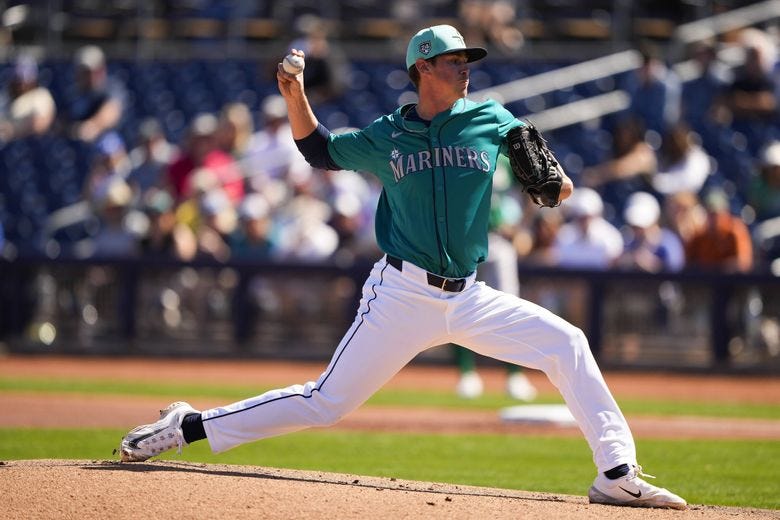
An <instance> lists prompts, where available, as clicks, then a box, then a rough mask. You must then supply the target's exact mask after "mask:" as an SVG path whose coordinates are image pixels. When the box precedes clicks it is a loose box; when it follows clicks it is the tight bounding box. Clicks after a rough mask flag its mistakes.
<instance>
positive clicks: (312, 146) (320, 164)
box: [295, 123, 342, 170]
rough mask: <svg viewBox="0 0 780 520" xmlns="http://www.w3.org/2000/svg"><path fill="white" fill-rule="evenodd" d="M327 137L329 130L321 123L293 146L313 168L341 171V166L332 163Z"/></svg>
mask: <svg viewBox="0 0 780 520" xmlns="http://www.w3.org/2000/svg"><path fill="white" fill-rule="evenodd" d="M328 136H330V130H328V129H327V128H325V127H324V126H322V123H318V124H317V128H315V129H314V131H313V132H312V133H310V134H309V135H307V136H306V137H304V138H303V139H296V140H295V145H296V146H297V147H298V150H299V151H300V152H301V154H302V155H303V158H304V159H306V162H308V163H309V164H311V165H312V166H314V167H315V168H321V169H323V170H341V169H342V168H341V166H339V165H338V164H336V163H335V162H334V161H333V158H332V157H331V156H330V153H329V152H328Z"/></svg>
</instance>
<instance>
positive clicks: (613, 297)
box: [0, 259, 780, 373]
mask: <svg viewBox="0 0 780 520" xmlns="http://www.w3.org/2000/svg"><path fill="white" fill-rule="evenodd" d="M370 267H371V262H369V261H367V260H365V261H360V262H357V263H355V264H354V265H350V266H346V267H340V266H337V265H320V264H283V263H272V262H231V263H217V262H192V263H182V262H176V261H152V260H140V261H139V260H102V261H99V260H62V259H58V260H56V261H55V260H48V259H24V260H21V259H18V260H14V261H7V260H3V261H0V345H4V347H5V349H7V350H9V351H11V352H21V353H71V354H89V355H152V356H181V355H188V356H206V357H213V356H224V357H259V358H286V359H317V360H325V359H328V358H329V357H330V355H331V353H332V352H333V349H334V348H335V347H336V345H337V344H338V342H339V340H340V338H341V336H342V335H343V333H344V332H345V331H346V330H347V328H348V327H349V325H350V323H351V322H352V320H353V318H354V313H355V309H356V308H357V305H358V301H359V297H360V287H361V284H362V282H363V280H364V278H365V276H366V274H367V273H368V271H369V269H370ZM519 268H520V272H521V296H523V297H525V298H527V299H529V300H531V301H535V302H538V303H540V304H541V305H543V306H545V307H547V308H550V309H551V310H553V311H554V312H556V313H558V314H560V315H562V316H563V317H565V318H567V319H568V320H569V321H571V322H572V323H574V324H575V325H577V326H580V327H581V328H582V329H583V330H585V332H586V333H587V335H588V337H589V338H590V341H591V348H592V349H593V351H594V353H595V354H596V356H597V357H598V358H599V360H600V363H601V364H602V365H603V366H605V367H617V368H658V369H667V370H691V371H698V370H700V371H712V370H718V371H720V370H724V371H725V370H728V371H746V372H756V371H762V372H772V373H777V372H778V371H780V277H775V276H771V275H762V274H749V275H748V274H745V275H724V274H707V273H693V272H685V273H674V274H663V275H652V274H647V273H638V272H623V271H568V270H561V269H554V268H530V267H526V266H523V265H522V264H521V265H520V266H519ZM448 356H449V350H447V349H433V350H431V351H429V352H427V353H424V354H422V355H421V356H420V360H422V361H427V362H443V361H448V362H449V361H450V360H449V357H448Z"/></svg>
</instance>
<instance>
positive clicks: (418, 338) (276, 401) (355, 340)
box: [202, 258, 636, 472]
mask: <svg viewBox="0 0 780 520" xmlns="http://www.w3.org/2000/svg"><path fill="white" fill-rule="evenodd" d="M444 343H457V344H459V345H463V346H465V347H468V348H470V349H472V350H474V351H475V352H477V353H479V354H483V355H486V356H490V357H493V358H495V359H498V360H501V361H507V362H510V363H515V364H518V365H522V366H525V367H529V368H534V369H538V370H541V371H542V372H544V373H545V374H546V375H547V377H548V378H549V379H550V381H551V382H552V383H553V384H554V385H555V386H556V387H557V388H558V390H559V391H560V392H561V394H562V395H563V398H564V399H565V401H566V404H567V405H568V407H569V410H570V411H571V413H572V415H574V417H575V418H576V420H577V424H578V425H579V427H580V429H581V430H582V432H583V434H584V435H585V438H586V439H587V441H588V444H589V445H590V448H591V450H592V451H593V460H594V463H595V464H596V467H597V469H598V471H599V472H604V471H607V470H609V469H612V468H614V467H615V466H619V465H620V464H635V463H636V452H635V446H634V441H633V438H632V435H631V431H630V430H629V427H628V424H627V423H626V420H625V418H624V417H623V414H622V413H621V411H620V409H619V408H618V405H617V403H616V402H615V400H614V399H613V397H612V395H611V393H610V391H609V389H608V388H607V385H606V383H605V382H604V379H603V377H602V375H601V372H600V370H599V368H598V366H597V365H596V361H595V360H594V358H593V355H592V354H591V351H590V348H589V346H588V341H587V339H586V338H585V335H584V334H583V332H582V331H581V330H580V329H578V328H577V327H574V326H573V325H571V324H570V323H568V322H566V321H565V320H564V319H562V318H560V317H558V316H556V315H555V314H553V313H552V312H550V311H548V310H547V309H544V308H543V307H540V306H538V305H536V304H534V303H531V302H529V301H526V300H523V299H521V298H518V297H517V296H513V295H510V294H506V293H502V292H500V291H497V290H495V289H493V288H491V287H489V286H487V285H485V284H484V283H482V282H475V280H474V276H473V275H472V276H471V277H470V278H469V279H468V283H467V284H466V288H465V289H464V290H463V291H462V292H459V293H454V292H446V291H442V290H441V289H438V288H436V287H433V286H431V285H428V282H427V278H426V272H425V271H424V270H422V269H420V268H419V267H417V266H415V265H413V264H411V263H409V262H404V263H403V270H402V271H399V270H397V269H396V268H394V267H393V266H391V265H389V264H388V263H387V262H386V259H385V258H382V259H381V260H379V261H378V262H377V263H376V264H374V267H373V269H372V270H371V274H370V275H369V277H368V279H367V280H366V282H365V284H364V285H363V294H362V299H361V301H360V307H359V309H358V312H357V316H356V317H355V321H354V323H353V324H352V326H351V327H350V328H349V330H348V331H347V333H346V335H345V336H344V338H343V339H342V340H341V343H340V344H339V346H338V348H337V349H336V351H335V353H334V355H333V358H332V359H331V361H330V364H329V365H328V367H327V368H326V369H325V371H324V372H323V373H322V375H321V376H320V377H319V379H318V380H317V381H311V382H308V383H306V384H304V385H293V386H290V387H287V388H282V389H278V390H271V391H268V392H266V393H264V394H262V395H259V396H256V397H252V398H249V399H246V400H243V401H239V402H237V403H233V404H230V405H227V406H224V407H219V408H213V409H210V410H205V411H204V412H203V413H202V417H203V425H204V428H205V431H206V435H207V437H208V441H209V445H210V446H211V449H212V450H213V451H214V452H221V451H225V450H227V449H230V448H233V447H235V446H238V445H240V444H243V443H246V442H250V441H255V440H258V439H263V438H266V437H272V436H275V435H281V434H285V433H290V432H294V431H298V430H302V429H305V428H309V427H313V426H328V425H331V424H334V423H336V422H338V421H339V419H341V418H342V417H344V415H346V414H347V413H349V412H351V411H352V410H354V409H356V408H357V407H359V406H360V405H361V404H363V403H364V402H365V401H366V400H367V399H368V398H369V397H370V396H371V395H372V394H374V393H375V392H376V391H377V390H379V389H380V388H381V387H382V386H383V385H384V384H385V383H387V382H388V381H389V380H390V379H391V378H392V377H393V376H394V375H395V374H396V373H397V372H398V371H400V370H401V369H402V368H403V367H404V366H405V365H406V364H407V363H409V362H410V361H411V360H412V359H413V358H414V357H415V356H416V355H417V354H419V353H420V352H422V351H423V350H426V349H428V348H431V347H433V346H436V345H441V344H444Z"/></svg>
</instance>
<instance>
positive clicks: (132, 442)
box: [120, 25, 686, 509]
mask: <svg viewBox="0 0 780 520" xmlns="http://www.w3.org/2000/svg"><path fill="white" fill-rule="evenodd" d="M293 53H296V54H298V55H300V56H303V53H302V52H300V51H296V50H293ZM486 54H487V52H486V51H485V50H484V49H481V48H475V47H468V46H466V43H465V41H464V40H463V37H462V36H461V35H460V33H459V32H458V31H457V29H455V28H454V27H451V26H449V25H437V26H433V27H428V28H425V29H423V30H421V31H419V32H418V33H417V34H415V35H414V36H413V37H412V38H411V40H410V42H409V45H408V48H407V53H406V67H407V69H408V70H409V76H410V79H411V80H412V82H413V83H414V85H415V87H416V88H417V92H418V97H419V100H418V101H417V103H412V104H408V105H405V106H402V107H400V108H398V109H397V110H396V111H395V112H393V113H392V114H388V115H385V116H382V117H380V118H378V119H376V120H375V121H374V122H373V123H371V124H370V125H368V126H367V127H366V128H363V129H362V130H356V131H353V132H348V133H342V134H338V135H335V134H333V133H331V132H330V131H328V130H327V129H326V128H324V127H323V126H322V125H321V124H320V123H319V121H318V120H317V118H316V117H315V115H314V112H313V110H312V108H311V106H310V104H309V102H308V101H307V98H306V95H305V91H304V85H303V75H302V74H301V73H298V74H297V75H293V74H289V73H287V72H285V71H284V69H283V68H282V65H281V64H280V65H279V69H278V72H277V81H278V85H279V90H280V92H281V94H282V96H283V97H284V99H285V101H286V102H287V108H288V118H289V120H290V127H291V129H292V133H293V137H294V138H295V140H296V144H297V145H298V148H299V150H300V151H301V153H302V154H303V155H304V157H306V159H307V160H308V161H309V162H310V163H311V164H312V165H313V166H315V167H318V168H322V169H327V170H360V171H364V172H371V173H373V174H374V175H376V176H377V178H378V179H379V181H380V182H381V183H382V186H383V190H382V194H381V196H380V199H379V203H378V207H377V211H376V236H377V243H378V245H379V246H380V248H381V249H382V250H383V251H384V252H385V255H383V256H382V258H380V259H379V260H378V261H377V262H376V263H375V264H374V266H373V269H372V270H371V273H370V274H369V275H368V278H367V280H366V282H365V284H364V285H363V289H362V298H361V301H360V305H359V308H358V310H357V314H356V316H355V320H354V322H353V323H352V325H351V327H350V328H349V330H347V332H346V334H345V335H344V338H343V339H342V340H341V342H340V343H339V345H338V346H337V348H336V350H335V352H334V354H333V358H332V359H331V361H330V363H329V364H328V366H327V368H326V369H325V371H324V372H323V373H322V374H321V375H320V377H319V379H318V380H317V381H310V382H308V383H306V384H304V385H293V386H290V387H287V388H281V389H277V390H271V391H269V392H266V393H264V394H261V395H258V396H255V397H251V398H248V399H245V400H242V401H239V402H236V403H233V404H229V405H226V406H220V407H216V408H211V409H208V410H204V411H202V412H199V411H197V410H195V409H194V408H193V407H192V406H190V405H189V404H187V403H185V402H176V403H173V404H171V405H170V406H169V407H168V408H166V409H165V410H163V411H162V413H161V417H160V419H159V420H158V421H157V422H155V423H152V424H148V425H142V426H139V427H137V428H135V429H133V430H132V431H130V432H129V433H128V434H127V435H126V436H125V437H124V438H123V440H122V442H121V444H120V455H121V458H122V460H123V461H128V462H131V461H142V460H146V459H148V458H149V457H152V456H154V455H157V454H158V453H161V452H163V451H167V450H170V449H173V448H179V449H181V447H182V446H184V445H186V444H189V443H191V442H194V441H197V440H199V439H207V440H208V443H209V445H210V447H211V449H212V450H213V451H214V452H222V451H225V450H228V449H230V448H233V447H235V446H238V445H240V444H243V443H247V442H251V441H256V440H259V439H263V438H267V437H272V436H275V435H281V434H285V433H290V432H294V431H299V430H302V429H305V428H310V427H314V426H326V425H330V424H334V423H336V422H338V421H339V420H340V419H341V418H342V417H343V416H344V415H346V414H347V413H349V412H351V411H352V410H354V409H355V408H357V407H359V406H360V405H361V404H363V403H364V402H365V401H366V400H367V399H368V398H369V397H370V396H371V395H372V394H374V393H375V392H376V391H377V390H379V389H380V388H381V387H382V386H383V385H384V384H385V383H386V382H387V381H389V380H390V379H391V378H392V377H393V376H394V375H395V374H396V373H397V372H398V371H399V370H400V369H401V368H403V367H404V366H405V365H406V364H407V363H409V362H410V361H412V359H414V357H415V356H417V354H419V353H420V352H422V351H423V350H426V349H427V348H430V347H433V346H435V345H441V344H445V343H456V344H459V345H463V346H465V347H467V348H469V349H471V350H474V351H475V352H477V353H480V354H483V355H486V356H490V357H493V358H495V359H498V360H501V361H505V362H510V363H514V364H517V365H523V366H527V367H530V368H534V369H537V370H541V371H542V372H544V373H545V374H546V375H547V377H548V378H549V379H550V381H551V382H552V383H553V384H554V385H555V386H556V387H557V388H558V389H559V390H560V392H561V394H562V395H563V397H564V399H565V400H566V403H567V405H568V407H569V409H570V411H571V413H572V415H573V416H574V417H575V419H576V420H577V422H578V424H579V426H580V429H581V430H582V432H583V434H584V435H585V438H586V439H587V441H588V444H589V446H590V448H591V450H592V452H593V460H594V463H595V465H596V467H597V469H598V474H597V476H596V479H595V480H594V482H593V485H592V486H591V488H590V490H589V492H588V496H589V499H590V500H591V502H597V503H606V504H615V505H631V506H647V507H665V508H676V509H684V508H686V502H685V500H683V499H682V498H680V497H678V496H677V495H675V494H673V493H671V492H669V491H667V490H666V489H663V488H659V487H656V486H653V485H651V484H649V483H647V482H646V481H645V480H643V479H642V478H641V477H642V476H643V473H642V470H641V467H640V466H639V465H638V464H637V461H636V450H635V445H634V440H633V437H632V435H631V431H630V430H629V427H628V424H627V423H626V420H625V418H624V417H623V414H622V413H621V411H620V409H619V408H618V405H617V403H616V402H615V400H614V398H613V397H612V395H611V393H610V391H609V389H608V388H607V385H606V383H605V382H604V379H603V377H602V375H601V372H600V370H599V368H598V366H597V364H596V361H595V359H594V358H593V355H592V354H591V351H590V347H589V345H588V341H587V338H586V337H585V335H584V334H583V332H582V331H581V330H580V329H578V328H576V327H574V326H573V325H571V324H569V323H568V322H566V321H565V320H564V319H562V318H560V317H559V316H556V315H555V314H553V313H552V312H550V311H548V310H547V309H544V308H543V307H540V306H538V305H536V304H534V303H531V302H529V301H527V300H523V299H521V298H519V297H518V296H516V295H513V294H507V293H504V292H501V291H498V290H496V289H494V288H492V287H490V286H489V285H487V284H485V283H484V282H477V281H476V280H475V278H476V277H475V271H476V268H477V265H478V264H480V263H481V262H483V261H484V260H485V258H486V257H487V254H488V220H489V213H490V199H491V188H492V176H493V173H494V171H495V167H496V163H497V160H498V157H499V154H503V155H506V152H507V145H506V142H505V137H506V134H507V132H508V131H509V129H511V128H513V127H515V126H518V125H522V124H523V123H522V122H521V121H520V120H518V119H516V118H515V117H514V116H513V115H512V114H511V113H510V112H509V111H508V110H506V109H505V108H504V107H503V106H501V105H500V104H499V103H497V102H496V101H493V100H488V101H484V102H480V103H478V102H475V101H472V100H470V99H468V98H467V97H466V96H467V92H468V86H469V65H468V64H469V62H473V61H475V60H479V59H482V58H484V57H485V55H486ZM564 181H565V182H564V184H563V187H562V189H561V195H560V197H561V199H565V198H567V197H568V196H569V195H570V194H571V192H572V189H573V186H572V183H571V181H570V180H569V179H568V178H564Z"/></svg>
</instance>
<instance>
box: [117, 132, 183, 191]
mask: <svg viewBox="0 0 780 520" xmlns="http://www.w3.org/2000/svg"><path fill="white" fill-rule="evenodd" d="M178 153H179V152H178V148H177V147H176V145H174V144H172V143H170V142H169V141H168V139H167V138H166V136H165V132H163V129H162V126H160V122H159V121H158V120H157V119H156V118H153V117H150V118H146V119H144V120H143V121H142V122H141V124H140V126H139V127H138V140H137V143H136V146H135V148H133V149H132V150H131V151H130V174H129V175H128V177H127V181H128V183H129V184H130V186H131V187H132V188H133V190H134V191H135V192H136V193H137V194H138V196H139V198H140V199H144V197H145V196H146V193H147V192H148V191H150V190H152V189H153V188H161V187H163V186H165V172H166V171H167V169H168V167H169V166H170V164H171V163H172V162H173V160H174V159H175V157H176V156H177V155H178Z"/></svg>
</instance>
